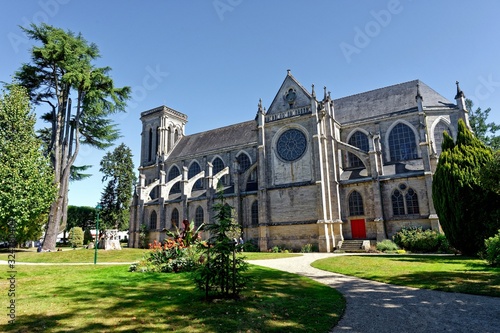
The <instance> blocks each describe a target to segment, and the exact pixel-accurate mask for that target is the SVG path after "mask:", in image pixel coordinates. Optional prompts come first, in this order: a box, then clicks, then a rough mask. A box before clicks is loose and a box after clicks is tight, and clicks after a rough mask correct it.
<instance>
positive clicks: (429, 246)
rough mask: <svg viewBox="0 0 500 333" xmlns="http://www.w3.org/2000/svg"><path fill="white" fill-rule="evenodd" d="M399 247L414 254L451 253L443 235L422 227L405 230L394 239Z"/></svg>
mask: <svg viewBox="0 0 500 333" xmlns="http://www.w3.org/2000/svg"><path fill="white" fill-rule="evenodd" d="M392 239H393V241H394V243H396V244H397V245H398V246H399V247H401V248H403V249H405V250H407V251H412V252H450V250H449V245H448V241H447V240H446V237H445V236H444V235H443V234H440V233H438V232H436V231H434V230H429V229H427V230H423V229H422V227H409V228H403V229H401V230H400V231H399V232H398V233H396V234H395V235H394V236H393V237H392Z"/></svg>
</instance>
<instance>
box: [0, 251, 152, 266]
mask: <svg viewBox="0 0 500 333" xmlns="http://www.w3.org/2000/svg"><path fill="white" fill-rule="evenodd" d="M147 251H148V250H144V249H132V248H123V249H122V250H107V251H105V250H98V251H97V262H134V261H138V260H140V259H141V258H142V257H143V255H144V253H146V252H147ZM94 252H95V251H94V250H93V249H92V250H87V249H77V250H72V249H68V250H65V251H60V252H58V251H55V252H40V253H39V252H36V250H19V251H18V252H16V258H15V259H16V262H36V263H40V262H45V263H69V262H72V263H94ZM7 257H8V254H7V253H6V252H2V253H0V260H7Z"/></svg>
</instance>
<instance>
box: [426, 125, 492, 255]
mask: <svg viewBox="0 0 500 333" xmlns="http://www.w3.org/2000/svg"><path fill="white" fill-rule="evenodd" d="M444 138H445V140H444V141H445V143H443V151H442V153H441V155H440V157H439V163H438V165H437V168H436V172H435V174H434V179H433V183H432V192H433V194H432V197H433V201H434V206H435V207H436V212H437V214H438V216H439V221H440V223H441V226H442V228H443V231H444V233H445V235H446V238H447V239H448V240H449V242H450V245H451V246H453V247H454V248H456V249H457V250H459V251H461V252H462V253H463V254H467V255H477V253H478V252H480V251H481V250H483V248H484V239H486V238H487V237H490V236H492V235H494V234H495V232H496V230H498V228H499V227H500V219H499V218H498V215H499V213H498V209H499V208H498V207H500V196H499V195H498V194H496V193H494V192H492V191H489V190H488V189H486V188H484V186H483V185H482V182H481V180H480V170H481V168H482V167H483V166H485V165H486V164H488V163H489V162H490V161H491V160H492V156H493V155H492V151H491V149H490V148H488V147H486V146H485V145H484V144H483V143H482V142H481V141H480V140H479V139H477V138H476V137H474V135H473V134H472V133H471V132H470V131H469V130H468V129H467V127H466V126H465V123H464V122H463V120H461V119H460V120H459V122H458V134H457V141H456V142H455V143H454V144H453V143H452V139H451V138H450V137H449V136H448V134H447V133H444Z"/></svg>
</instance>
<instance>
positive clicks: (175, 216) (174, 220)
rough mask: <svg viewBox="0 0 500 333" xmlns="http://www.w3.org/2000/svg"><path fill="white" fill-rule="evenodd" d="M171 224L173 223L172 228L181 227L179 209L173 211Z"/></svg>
mask: <svg viewBox="0 0 500 333" xmlns="http://www.w3.org/2000/svg"><path fill="white" fill-rule="evenodd" d="M170 222H171V223H172V228H175V227H179V211H178V210H177V208H174V210H173V211H172V217H171V218H170Z"/></svg>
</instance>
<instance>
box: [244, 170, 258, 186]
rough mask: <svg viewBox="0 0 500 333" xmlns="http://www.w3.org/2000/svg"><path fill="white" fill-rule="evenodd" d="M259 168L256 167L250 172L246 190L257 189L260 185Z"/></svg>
mask: <svg viewBox="0 0 500 333" xmlns="http://www.w3.org/2000/svg"><path fill="white" fill-rule="evenodd" d="M257 179H258V178H257V168H254V169H253V170H252V172H250V175H249V176H248V178H247V186H246V190H247V191H257V188H258V185H257Z"/></svg>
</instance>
